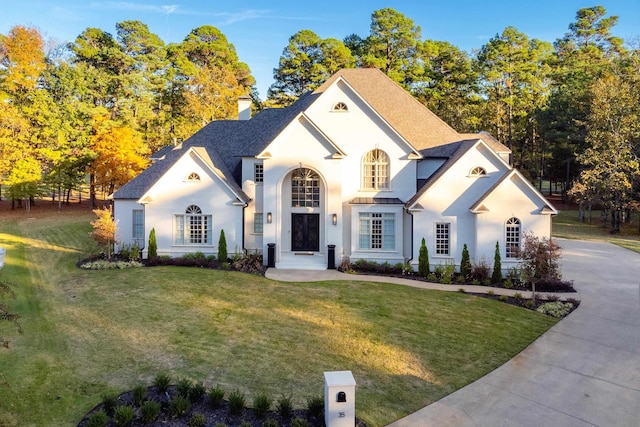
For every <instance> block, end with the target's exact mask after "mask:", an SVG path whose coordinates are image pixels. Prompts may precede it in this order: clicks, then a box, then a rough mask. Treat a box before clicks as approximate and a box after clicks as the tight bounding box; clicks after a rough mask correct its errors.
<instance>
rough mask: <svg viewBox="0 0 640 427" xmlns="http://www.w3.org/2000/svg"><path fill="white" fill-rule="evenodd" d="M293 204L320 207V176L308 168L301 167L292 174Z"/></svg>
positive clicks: (298, 206)
mask: <svg viewBox="0 0 640 427" xmlns="http://www.w3.org/2000/svg"><path fill="white" fill-rule="evenodd" d="M291 206H292V207H294V208H317V207H320V176H319V175H318V174H317V173H315V172H314V171H312V170H311V169H307V168H299V169H296V170H295V171H294V172H293V175H292V176H291Z"/></svg>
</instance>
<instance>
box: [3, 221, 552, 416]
mask: <svg viewBox="0 0 640 427" xmlns="http://www.w3.org/2000/svg"><path fill="white" fill-rule="evenodd" d="M93 218H94V216H93V215H92V214H78V215H64V214H52V215H51V216H50V217H41V218H37V219H31V220H30V219H27V218H26V217H25V218H18V219H14V220H0V245H2V246H4V247H6V248H7V260H6V261H7V266H6V267H5V269H3V270H2V272H1V273H0V275H1V277H2V278H3V279H4V280H9V281H11V282H14V283H16V288H15V290H16V292H17V294H18V299H17V300H15V301H11V302H10V304H11V307H12V309H13V310H14V311H17V312H19V314H20V315H21V316H22V319H21V320H22V324H23V329H24V334H22V335H18V334H17V333H16V332H15V331H12V330H11V329H10V328H8V329H6V330H5V329H3V331H5V335H6V336H7V337H8V338H10V339H11V340H12V342H11V348H10V349H8V350H6V349H0V370H1V371H0V425H2V426H5V425H9V426H10V425H20V426H29V425H35V426H49V425H75V424H77V423H78V421H79V420H80V418H81V417H82V416H83V415H84V414H85V413H86V412H87V411H88V410H90V409H91V408H92V407H93V406H95V405H96V404H98V403H99V402H100V400H101V395H103V394H104V393H105V392H115V393H120V392H123V391H126V390H131V389H133V388H134V387H135V386H136V385H137V384H139V383H144V384H151V383H152V381H153V378H154V377H155V376H156V374H158V373H159V372H167V373H170V375H171V376H172V377H173V378H174V382H175V381H177V379H179V378H182V377H187V378H191V379H193V380H198V381H205V384H206V385H207V387H211V386H215V385H219V386H221V387H222V388H224V389H225V390H226V391H227V392H230V391H232V390H239V391H241V392H244V393H246V394H247V398H248V401H252V400H253V398H254V397H255V395H256V394H257V393H263V392H264V393H267V394H268V395H269V396H271V397H272V398H277V397H278V396H281V395H283V394H285V395H290V396H291V397H292V401H293V403H294V405H295V406H296V407H304V406H305V404H306V399H307V398H308V397H310V396H315V395H322V393H323V372H324V371H327V370H351V371H353V374H354V377H355V378H356V382H357V384H358V385H357V399H356V402H357V403H356V412H357V416H358V417H359V418H361V419H363V420H364V421H366V422H367V424H368V425H370V426H381V425H386V424H388V423H389V422H391V421H393V420H395V419H398V418H400V417H402V416H404V415H407V414H409V413H411V412H413V411H416V410H418V409H419V408H421V407H423V406H425V405H427V404H429V403H431V402H434V401H436V400H438V399H440V398H442V397H443V396H445V395H447V394H449V393H451V392H453V391H455V390H456V389H458V388H460V387H462V386H464V385H466V384H468V383H469V382H472V381H474V380H475V379H477V378H479V377H480V376H482V375H484V374H486V373H487V372H489V371H491V370H493V369H495V368H496V367H498V366H500V365H501V364H503V363H504V362H506V361H507V360H509V359H510V358H511V357H513V356H514V355H515V354H517V353H518V352H520V351H521V350H522V349H524V348H525V347H526V346H527V345H529V344H530V343H531V342H532V341H533V340H534V339H535V338H536V337H538V336H539V335H540V334H541V333H543V332H544V331H546V330H547V329H548V328H549V327H551V326H552V325H553V324H554V323H555V322H556V321H555V320H554V319H552V318H549V317H546V316H543V315H541V314H538V313H535V312H531V311H528V310H525V309H522V308H517V307H513V306H511V305H507V304H503V303H499V302H495V301H492V300H489V299H484V298H476V297H473V296H471V295H467V294H462V293H455V292H437V291H427V290H420V289H415V288H410V287H404V286H398V285H391V284H381V283H366V282H357V281H337V282H321V283H281V282H275V281H270V280H268V279H265V278H263V277H256V276H251V275H246V274H241V273H235V272H226V271H211V270H204V269H186V268H177V267H154V268H144V269H130V270H117V271H115V270H111V271H84V270H80V269H77V268H76V267H75V263H76V262H77V261H78V260H79V259H82V258H83V257H84V256H85V254H86V253H87V252H88V251H89V250H91V247H92V245H91V242H90V241H89V239H88V232H89V231H90V227H89V225H88V223H89V221H90V220H92V219H93ZM3 323H7V322H3ZM0 327H2V328H4V327H5V325H0Z"/></svg>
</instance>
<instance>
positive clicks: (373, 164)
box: [360, 148, 391, 191]
mask: <svg viewBox="0 0 640 427" xmlns="http://www.w3.org/2000/svg"><path fill="white" fill-rule="evenodd" d="M383 174H384V175H383ZM383 180H384V182H382V185H380V184H381V181H383ZM360 185H361V188H362V190H363V191H391V160H390V157H389V155H388V154H387V152H386V151H384V150H381V149H380V148H374V149H373V150H369V151H367V152H366V153H365V154H364V156H363V157H362V163H361V182H360Z"/></svg>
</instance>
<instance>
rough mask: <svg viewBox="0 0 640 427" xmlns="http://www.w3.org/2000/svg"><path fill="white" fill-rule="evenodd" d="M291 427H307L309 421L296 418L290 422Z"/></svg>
mask: <svg viewBox="0 0 640 427" xmlns="http://www.w3.org/2000/svg"><path fill="white" fill-rule="evenodd" d="M291 427H309V421H307V420H305V419H304V418H296V419H295V420H293V421H292V422H291Z"/></svg>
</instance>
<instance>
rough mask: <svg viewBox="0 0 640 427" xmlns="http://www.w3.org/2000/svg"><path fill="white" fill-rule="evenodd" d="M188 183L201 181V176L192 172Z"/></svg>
mask: <svg viewBox="0 0 640 427" xmlns="http://www.w3.org/2000/svg"><path fill="white" fill-rule="evenodd" d="M187 181H200V175H198V174H197V173H195V172H191V173H190V174H189V176H188V177H187Z"/></svg>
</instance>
